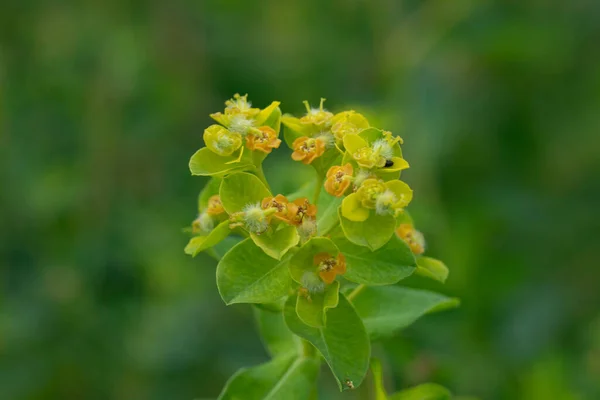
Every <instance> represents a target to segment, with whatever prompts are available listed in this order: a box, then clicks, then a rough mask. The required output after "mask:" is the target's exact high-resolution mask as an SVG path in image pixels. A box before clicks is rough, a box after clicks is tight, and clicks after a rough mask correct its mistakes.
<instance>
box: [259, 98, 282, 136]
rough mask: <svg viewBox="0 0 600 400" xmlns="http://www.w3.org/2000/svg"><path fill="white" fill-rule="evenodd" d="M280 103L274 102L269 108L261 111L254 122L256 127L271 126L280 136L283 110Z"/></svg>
mask: <svg viewBox="0 0 600 400" xmlns="http://www.w3.org/2000/svg"><path fill="white" fill-rule="evenodd" d="M280 104H281V103H280V102H278V101H274V102H272V103H271V104H270V105H269V106H268V107H266V108H264V109H262V110H260V112H259V113H258V115H257V116H256V118H255V120H254V122H255V126H265V125H266V126H270V127H271V128H273V129H275V132H277V133H278V134H279V129H280V126H281V109H280V108H279V105H280Z"/></svg>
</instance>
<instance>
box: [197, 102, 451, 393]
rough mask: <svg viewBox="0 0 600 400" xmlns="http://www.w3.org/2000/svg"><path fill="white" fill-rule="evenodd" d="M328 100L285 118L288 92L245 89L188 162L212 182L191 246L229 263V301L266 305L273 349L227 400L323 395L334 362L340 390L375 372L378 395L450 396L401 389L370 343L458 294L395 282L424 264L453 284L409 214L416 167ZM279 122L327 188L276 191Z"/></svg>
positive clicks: (225, 273) (425, 271) (223, 288)
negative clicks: (281, 98) (323, 370)
mask: <svg viewBox="0 0 600 400" xmlns="http://www.w3.org/2000/svg"><path fill="white" fill-rule="evenodd" d="M324 100H325V99H321V104H320V106H319V108H311V107H310V106H309V104H308V103H307V102H305V104H306V108H307V113H306V114H305V115H304V116H302V117H301V118H296V117H293V116H291V115H283V116H282V114H281V110H280V108H279V102H273V103H271V104H270V105H269V106H267V107H266V108H264V109H259V108H253V107H252V106H251V104H250V102H249V101H248V100H247V95H246V96H240V95H238V94H236V95H235V96H234V97H233V99H231V100H228V101H227V102H225V105H226V108H225V110H224V112H223V113H220V112H219V113H215V114H211V117H212V118H213V119H214V120H215V121H216V122H218V124H215V125H211V126H210V127H208V128H207V129H206V130H205V131H204V142H205V144H206V147H204V148H201V149H200V150H198V151H197V152H196V153H195V154H194V155H193V156H192V158H191V160H190V164H189V166H190V170H191V172H192V174H193V175H201V176H210V177H211V179H210V181H209V182H208V184H207V185H206V186H205V188H204V189H203V190H202V192H201V193H200V196H199V201H198V211H199V213H198V217H197V218H196V219H195V220H194V221H193V222H192V226H191V229H190V232H191V234H192V237H191V239H190V241H189V243H188V245H187V246H186V247H185V252H186V253H187V254H190V255H192V256H195V255H197V254H198V253H199V252H202V251H207V252H209V253H210V254H211V255H213V256H214V257H216V258H217V259H218V260H219V263H218V266H217V286H218V289H219V293H220V294H221V297H222V298H223V300H224V301H225V303H226V304H228V305H229V304H235V303H251V304H253V305H254V309H255V314H256V319H257V321H258V326H259V328H260V331H261V334H262V336H263V339H264V342H265V345H266V348H267V350H268V352H269V353H270V354H271V356H272V360H271V361H269V362H267V363H265V364H262V365H258V366H255V367H250V368H244V369H242V370H240V371H238V372H237V373H236V374H235V375H234V376H233V377H232V378H231V379H230V380H229V381H228V382H227V384H226V386H225V388H224V389H223V391H222V393H221V395H220V397H219V398H220V399H246V400H253V399H267V398H268V399H292V398H293V399H309V398H314V396H313V395H314V393H315V392H314V390H315V386H316V379H317V376H318V373H319V366H320V364H321V362H322V361H325V362H326V363H327V365H328V366H329V368H330V369H331V371H332V373H333V376H334V378H335V379H336V381H337V383H338V385H339V388H340V390H347V389H355V388H357V387H358V386H359V385H360V384H361V383H362V382H363V380H364V378H365V375H366V374H367V371H368V370H369V368H371V370H372V371H373V377H374V379H375V381H376V382H375V385H376V387H377V392H378V394H377V396H378V397H377V400H382V399H387V398H393V399H405V400H407V399H421V398H425V397H423V396H426V395H431V396H437V397H435V398H436V399H438V398H439V399H443V398H449V397H448V396H449V394H448V392H447V390H446V389H444V388H442V387H440V386H438V385H435V384H426V385H421V386H418V387H415V388H410V389H407V390H404V391H401V392H399V393H397V394H394V395H392V396H391V397H388V395H387V394H386V393H385V390H384V389H383V385H382V383H381V373H380V366H379V363H378V361H377V360H375V359H371V341H373V340H378V339H380V338H383V337H386V336H390V335H392V334H394V333H395V332H397V331H398V330H400V329H402V328H404V327H406V326H408V325H410V324H411V323H413V322H414V321H415V320H416V319H417V318H419V317H420V316H422V315H424V314H426V313H429V312H433V311H439V310H441V309H444V308H448V307H453V306H456V305H457V300H456V299H452V298H448V297H446V296H443V295H441V294H438V293H433V292H429V291H425V290H419V289H414V288H408V287H403V286H399V285H397V283H398V282H399V281H401V280H402V279H404V278H406V277H408V276H410V275H411V274H413V273H416V274H420V275H422V276H426V277H429V278H432V279H436V280H438V281H441V282H444V281H445V279H446V277H447V275H448V270H447V268H446V266H445V265H444V264H443V263H442V262H441V261H438V260H435V259H433V258H429V257H425V256H423V253H424V251H425V240H424V238H423V235H422V234H421V233H420V232H419V231H417V230H416V229H415V224H414V222H413V220H412V218H411V217H410V215H409V213H408V211H407V210H406V207H407V206H408V205H409V203H410V202H411V200H412V198H413V192H412V190H411V189H410V187H409V186H408V185H407V184H406V183H404V182H403V181H401V180H400V175H401V172H402V170H404V169H406V168H408V166H409V165H408V163H407V162H406V160H405V159H404V158H403V156H402V149H401V144H402V143H403V142H402V139H401V138H400V137H399V136H394V135H393V134H392V133H391V132H388V131H384V130H381V129H377V128H375V127H372V126H371V125H370V124H369V121H368V120H367V119H366V118H365V117H364V116H363V115H361V114H359V113H357V112H355V111H343V112H340V113H338V114H333V113H331V112H328V111H327V110H325V109H324V108H323V102H324ZM281 124H283V125H284V134H283V138H284V140H285V143H286V144H287V145H288V146H289V147H290V148H291V149H292V150H293V153H292V159H294V160H295V161H298V162H301V163H303V164H306V165H311V166H312V167H314V169H315V172H316V175H317V184H316V186H315V185H314V184H312V185H311V184H310V183H309V184H308V185H304V186H302V187H301V188H299V189H298V191H297V192H295V193H293V194H286V195H284V194H281V193H273V192H271V189H270V187H269V184H268V182H267V180H266V178H265V176H264V174H263V169H262V162H263V160H264V159H265V157H266V156H268V154H270V153H271V152H272V151H273V150H274V149H277V148H279V146H280V145H281V142H282V141H281V139H280V138H279V137H280V131H281ZM322 188H323V189H324V190H321V189H322ZM311 396H313V397H311ZM427 398H429V397H427ZM432 398H433V397H432Z"/></svg>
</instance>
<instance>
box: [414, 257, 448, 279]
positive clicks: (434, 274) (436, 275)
mask: <svg viewBox="0 0 600 400" xmlns="http://www.w3.org/2000/svg"><path fill="white" fill-rule="evenodd" d="M417 266H418V268H417V274H419V275H421V276H425V277H427V278H431V279H435V280H436V281H440V282H442V283H444V282H446V278H448V267H446V264H444V263H443V262H441V261H440V260H436V259H435V258H431V257H425V256H420V257H417Z"/></svg>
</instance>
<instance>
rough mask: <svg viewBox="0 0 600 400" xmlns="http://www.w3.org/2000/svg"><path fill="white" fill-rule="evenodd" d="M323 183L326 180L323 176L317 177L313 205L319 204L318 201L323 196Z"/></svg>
mask: <svg viewBox="0 0 600 400" xmlns="http://www.w3.org/2000/svg"><path fill="white" fill-rule="evenodd" d="M323 181H324V179H323V178H322V177H321V176H318V177H317V187H316V188H315V197H314V199H313V204H317V201H319V195H320V194H321V189H322V188H323Z"/></svg>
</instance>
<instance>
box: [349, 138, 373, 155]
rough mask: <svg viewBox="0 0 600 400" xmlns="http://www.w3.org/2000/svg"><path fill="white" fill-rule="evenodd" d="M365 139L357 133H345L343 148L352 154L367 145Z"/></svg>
mask: <svg viewBox="0 0 600 400" xmlns="http://www.w3.org/2000/svg"><path fill="white" fill-rule="evenodd" d="M368 146H369V145H368V144H367V141H366V140H365V139H363V138H361V137H360V136H358V135H346V136H344V148H345V149H346V150H347V151H348V152H349V153H350V154H354V153H356V152H357V151H358V150H360V149H362V148H363V147H368Z"/></svg>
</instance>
